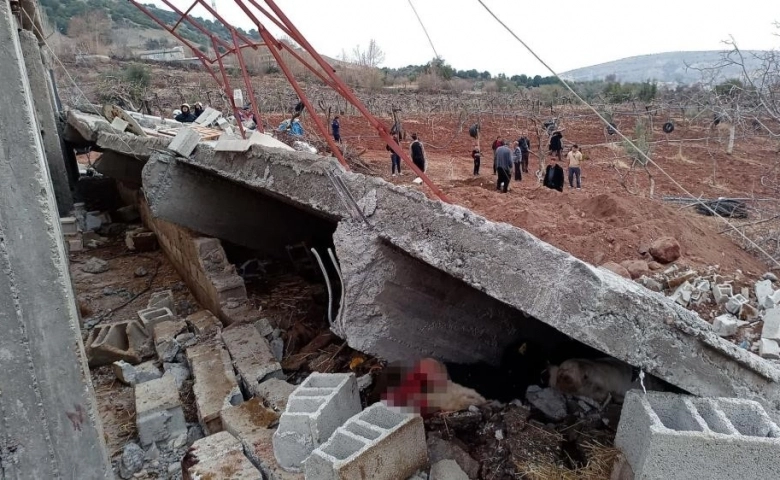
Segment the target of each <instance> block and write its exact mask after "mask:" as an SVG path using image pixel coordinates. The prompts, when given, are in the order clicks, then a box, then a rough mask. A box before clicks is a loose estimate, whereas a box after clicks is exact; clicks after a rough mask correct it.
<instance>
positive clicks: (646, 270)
mask: <svg viewBox="0 0 780 480" xmlns="http://www.w3.org/2000/svg"><path fill="white" fill-rule="evenodd" d="M620 265H621V266H622V267H623V268H625V269H626V270H627V271H628V273H629V275H630V276H631V278H632V279H634V280H636V279H637V278H639V277H642V276H649V275H650V267H648V266H647V262H645V261H644V260H624V261H622V262H620Z"/></svg>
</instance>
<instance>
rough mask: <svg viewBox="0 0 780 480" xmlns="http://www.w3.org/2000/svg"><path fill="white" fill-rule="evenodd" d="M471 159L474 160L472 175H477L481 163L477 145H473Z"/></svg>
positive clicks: (480, 154)
mask: <svg viewBox="0 0 780 480" xmlns="http://www.w3.org/2000/svg"><path fill="white" fill-rule="evenodd" d="M471 158H473V159H474V175H479V165H480V164H481V163H482V153H480V151H479V145H477V144H474V150H472V151H471Z"/></svg>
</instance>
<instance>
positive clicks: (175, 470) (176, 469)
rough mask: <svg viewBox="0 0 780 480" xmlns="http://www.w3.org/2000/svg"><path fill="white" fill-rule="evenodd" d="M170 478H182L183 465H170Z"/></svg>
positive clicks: (177, 463)
mask: <svg viewBox="0 0 780 480" xmlns="http://www.w3.org/2000/svg"><path fill="white" fill-rule="evenodd" d="M168 476H169V477H170V478H174V477H176V478H180V477H181V463H179V462H173V463H172V464H170V465H168Z"/></svg>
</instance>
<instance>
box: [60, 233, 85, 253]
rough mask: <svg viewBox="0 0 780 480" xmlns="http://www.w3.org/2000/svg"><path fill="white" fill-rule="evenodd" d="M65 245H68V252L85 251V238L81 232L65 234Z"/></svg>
mask: <svg viewBox="0 0 780 480" xmlns="http://www.w3.org/2000/svg"><path fill="white" fill-rule="evenodd" d="M65 242H66V243H65V245H67V247H68V253H77V252H83V251H84V238H83V237H82V236H81V234H80V233H77V234H75V235H74V234H71V235H66V236H65Z"/></svg>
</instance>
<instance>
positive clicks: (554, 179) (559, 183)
mask: <svg viewBox="0 0 780 480" xmlns="http://www.w3.org/2000/svg"><path fill="white" fill-rule="evenodd" d="M543 185H544V186H545V187H547V188H550V189H552V190H558V191H559V192H562V191H563V168H562V167H561V166H560V165H558V158H557V157H555V156H554V155H553V156H550V164H549V165H547V169H546V170H545V172H544V183H543Z"/></svg>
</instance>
